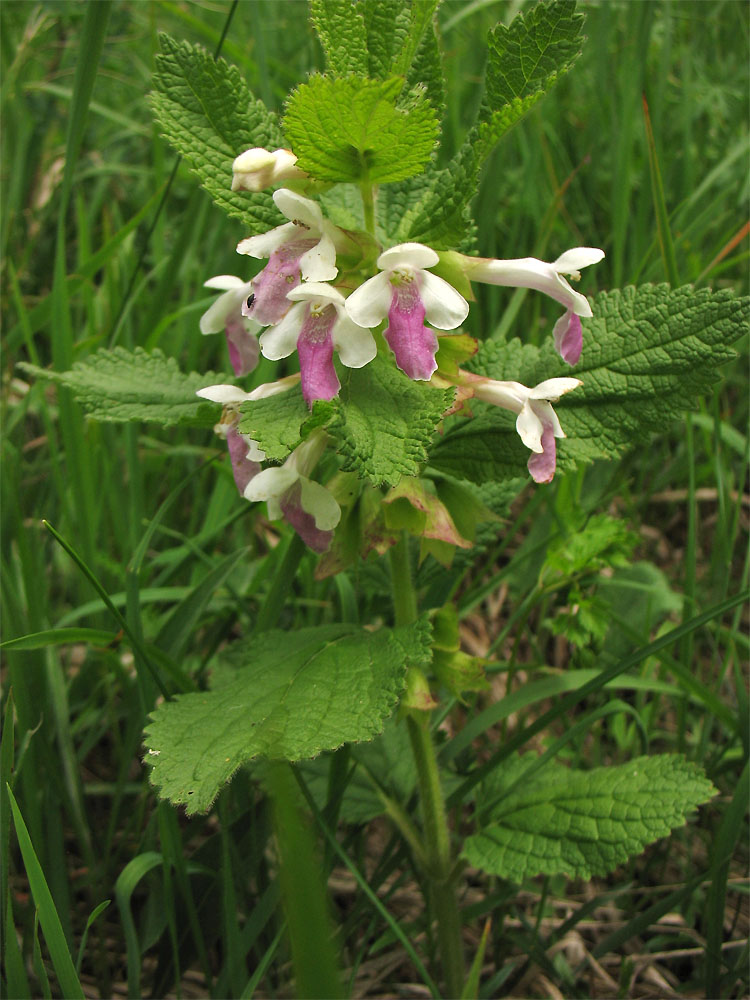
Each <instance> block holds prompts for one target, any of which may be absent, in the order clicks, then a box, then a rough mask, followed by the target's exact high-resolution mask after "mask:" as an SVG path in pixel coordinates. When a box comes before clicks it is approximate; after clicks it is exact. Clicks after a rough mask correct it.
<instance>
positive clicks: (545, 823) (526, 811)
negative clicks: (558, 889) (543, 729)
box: [463, 754, 716, 882]
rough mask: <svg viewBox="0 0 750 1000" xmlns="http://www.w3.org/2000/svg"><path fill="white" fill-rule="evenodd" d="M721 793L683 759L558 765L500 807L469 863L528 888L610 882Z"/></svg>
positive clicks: (473, 845)
mask: <svg viewBox="0 0 750 1000" xmlns="http://www.w3.org/2000/svg"><path fill="white" fill-rule="evenodd" d="M715 794H716V789H715V788H714V787H713V785H712V784H711V782H710V781H709V780H708V779H707V778H706V776H705V775H704V774H703V772H702V771H701V770H700V769H699V768H698V767H697V766H696V765H695V764H693V763H691V762H689V761H687V760H685V759H684V757H680V756H677V755H666V754H665V755H662V756H656V757H639V758H637V759H636V760H634V761H632V762H631V763H629V764H621V765H618V766H616V767H600V768H595V769H594V770H592V771H572V770H568V769H567V768H564V767H562V766H560V765H553V766H552V768H551V769H547V770H545V771H543V772H541V774H538V776H532V777H531V778H529V779H528V780H527V781H524V780H521V781H520V782H519V783H518V784H516V785H515V788H514V789H512V790H511V791H510V794H509V795H507V796H505V797H502V798H501V799H500V801H499V802H498V803H497V805H496V806H495V810H494V815H493V817H492V818H491V820H490V821H489V822H488V823H487V824H486V825H485V826H484V827H483V829H482V830H481V831H480V832H479V833H477V834H474V835H473V836H471V837H469V838H468V839H467V840H466V842H465V844H464V851H463V855H464V857H465V858H466V859H467V860H468V862H469V863H470V864H472V865H475V866H476V867H478V868H481V869H482V870H483V871H486V872H490V873H491V874H493V875H498V876H500V877H501V878H506V879H509V880H510V881H512V882H522V881H523V880H524V879H527V878H533V877H534V876H535V875H543V874H544V875H556V874H566V875H569V876H571V877H580V878H586V879H588V878H591V877H592V876H594V875H606V874H607V873H609V872H611V871H612V870H613V869H614V868H616V867H617V866H618V865H620V864H622V863H623V862H625V861H627V859H628V858H629V857H631V856H632V855H634V854H639V853H640V852H641V851H642V850H643V849H644V847H646V845H647V844H650V843H652V842H653V841H655V840H658V839H659V838H660V837H664V836H667V834H669V833H670V832H671V831H672V830H673V829H675V828H676V827H678V826H682V824H683V823H684V822H685V819H686V817H687V815H688V813H690V812H691V811H692V810H693V809H695V808H696V806H698V805H700V804H701V803H703V802H707V801H708V800H709V799H710V798H712V796H713V795H715Z"/></svg>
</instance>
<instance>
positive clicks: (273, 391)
mask: <svg viewBox="0 0 750 1000" xmlns="http://www.w3.org/2000/svg"><path fill="white" fill-rule="evenodd" d="M297 380H298V377H297V376H296V375H292V376H289V377H288V378H284V379H279V380H278V382H267V383H266V384H265V385H259V386H258V388H257V389H253V391H252V392H244V391H243V390H242V389H239V388H238V387H237V386H236V385H223V384H220V385H207V386H206V387H205V388H204V389H198V391H197V392H196V395H197V396H200V397H201V398H202V399H209V400H211V402H212V403H221V404H222V405H223V406H224V415H223V417H222V420H221V421H220V422H219V423H218V424H217V425H216V426H215V427H214V430H215V431H216V433H217V434H219V435H220V436H221V437H223V438H226V442H227V447H228V449H229V460H230V462H231V463H232V474H233V475H234V481H235V484H236V486H237V489H238V490H239V492H240V493H241V494H243V495H244V493H245V488H246V487H247V484H248V483H249V482H250V481H251V480H252V479H254V478H255V476H257V475H258V473H259V472H260V463H261V462H263V461H265V458H266V453H265V452H264V451H263V450H262V449H261V448H260V447H259V446H258V442H257V441H254V440H253V438H251V437H250V436H249V435H247V434H240V432H239V431H238V430H237V424H238V423H239V419H240V413H239V407H240V403H245V402H247V401H248V400H251V401H252V400H255V399H263V398H265V397H266V396H276V395H277V394H278V393H280V392H286V391H287V389H290V388H291V387H292V386H293V385H294V384H295V382H297Z"/></svg>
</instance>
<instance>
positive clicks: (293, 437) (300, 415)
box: [238, 387, 334, 462]
mask: <svg viewBox="0 0 750 1000" xmlns="http://www.w3.org/2000/svg"><path fill="white" fill-rule="evenodd" d="M333 409H334V404H331V403H327V402H324V401H323V400H316V402H315V406H314V408H313V412H312V415H311V414H310V411H309V410H308V408H307V403H305V400H304V399H303V397H302V393H301V391H300V389H299V387H296V388H293V389H290V390H289V391H288V392H283V393H279V395H277V396H267V397H266V398H265V399H257V400H255V401H252V402H247V403H243V404H242V405H241V406H240V414H241V416H240V422H239V425H238V429H239V431H240V432H241V433H242V434H247V435H249V436H250V437H251V438H253V439H254V440H255V441H257V442H258V444H259V446H260V447H261V448H262V449H263V451H264V452H265V453H266V456H267V458H268V459H269V460H270V461H272V462H280V461H282V459H284V458H286V456H287V455H288V454H289V452H290V451H293V450H294V449H295V448H296V447H297V445H298V444H300V442H301V441H302V439H303V438H304V437H306V436H307V433H309V431H311V430H313V429H314V428H315V427H320V426H322V425H323V424H325V422H326V421H327V420H328V419H329V418H330V415H331V414H332V412H333Z"/></svg>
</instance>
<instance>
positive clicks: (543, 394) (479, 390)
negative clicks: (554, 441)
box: [474, 378, 583, 454]
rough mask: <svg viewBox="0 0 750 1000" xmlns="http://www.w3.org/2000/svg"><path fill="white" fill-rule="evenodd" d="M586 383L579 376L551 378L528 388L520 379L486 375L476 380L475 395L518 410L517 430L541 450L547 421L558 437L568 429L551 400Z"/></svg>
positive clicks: (523, 437) (496, 404)
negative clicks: (560, 419)
mask: <svg viewBox="0 0 750 1000" xmlns="http://www.w3.org/2000/svg"><path fill="white" fill-rule="evenodd" d="M579 385H583V383H582V382H581V380H580V379H577V378H548V379H545V381H544V382H540V383H539V385H536V386H534V388H533V389H529V388H528V386H525V385H522V384H521V383H520V382H498V381H494V380H493V379H487V380H486V381H485V382H480V383H477V385H476V387H475V389H474V395H475V396H476V397H477V399H482V400H484V401H485V402H487V403H494V404H495V406H502V407H503V408H504V409H506V410H512V411H513V412H514V413H517V414H518V419H517V420H516V430H517V431H518V435H519V437H520V438H521V440H522V441H523V443H524V444H525V445H526V447H527V448H530V449H531V451H534V452H536V453H537V454H540V453H541V452H542V450H543V449H542V434H543V432H544V425H545V424H548V425H549V426H550V427H551V428H552V432H553V434H554V435H555V437H556V438H564V437H565V432H564V431H563V429H562V427H561V426H560V421H559V420H558V417H557V414H556V413H555V411H554V410H553V409H552V406H551V403H553V402H556V401H557V400H558V399H559V398H560V396H562V395H563V394H564V393H566V392H571V391H572V390H573V389H576V388H578V386H579Z"/></svg>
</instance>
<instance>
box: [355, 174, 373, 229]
mask: <svg viewBox="0 0 750 1000" xmlns="http://www.w3.org/2000/svg"><path fill="white" fill-rule="evenodd" d="M359 190H360V192H361V194H362V206H363V208H364V210H365V230H366V231H367V232H368V233H369V234H370V236H372V238H373V239H374V238H375V190H374V188H373V186H372V184H370V182H369V181H363V182H362V183H361V184H360V186H359Z"/></svg>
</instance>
